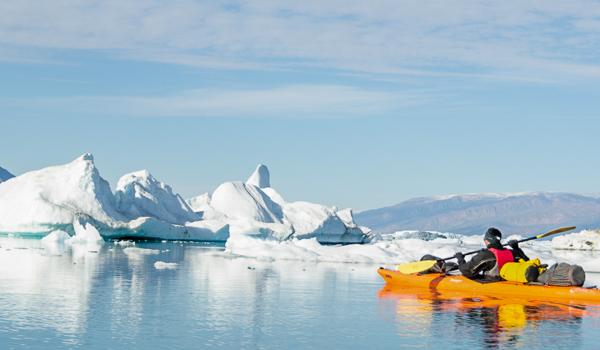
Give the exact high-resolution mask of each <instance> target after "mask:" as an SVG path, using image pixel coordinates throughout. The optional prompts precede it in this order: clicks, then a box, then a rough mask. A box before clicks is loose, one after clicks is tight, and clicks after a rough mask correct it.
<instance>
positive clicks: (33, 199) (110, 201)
mask: <svg viewBox="0 0 600 350" xmlns="http://www.w3.org/2000/svg"><path fill="white" fill-rule="evenodd" d="M0 213H1V214H0V215H1V216H2V217H1V220H0V232H49V231H52V230H54V229H57V228H64V227H67V226H71V225H72V223H73V221H74V220H75V219H76V217H79V216H86V217H88V218H90V219H92V220H94V221H97V222H101V223H104V224H106V225H107V226H114V225H116V224H117V221H121V220H124V219H125V218H124V216H123V215H121V214H120V213H119V212H118V211H117V210H116V207H115V200H114V196H113V193H112V191H111V189H110V186H109V184H108V182H106V180H104V179H103V178H102V177H100V174H99V172H98V169H96V166H95V165H94V158H93V157H92V155H91V154H89V153H86V154H84V155H82V156H80V157H78V158H77V159H75V160H74V161H72V162H71V163H68V164H65V165H61V166H52V167H48V168H44V169H41V170H36V171H31V172H28V173H25V174H22V175H20V176H17V177H15V178H13V179H11V180H10V181H6V182H3V183H0Z"/></svg>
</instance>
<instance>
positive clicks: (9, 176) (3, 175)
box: [0, 167, 15, 182]
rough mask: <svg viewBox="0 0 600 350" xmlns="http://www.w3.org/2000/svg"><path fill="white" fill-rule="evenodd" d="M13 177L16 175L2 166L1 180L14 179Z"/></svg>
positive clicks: (0, 168)
mask: <svg viewBox="0 0 600 350" xmlns="http://www.w3.org/2000/svg"><path fill="white" fill-rule="evenodd" d="M13 177H15V176H14V175H13V174H11V173H10V172H9V171H8V170H6V169H4V168H3V167H0V182H4V181H6V180H8V179H12V178H13Z"/></svg>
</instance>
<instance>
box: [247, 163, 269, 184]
mask: <svg viewBox="0 0 600 350" xmlns="http://www.w3.org/2000/svg"><path fill="white" fill-rule="evenodd" d="M246 183H247V184H248V185H253V186H256V187H258V188H267V187H271V176H270V175H269V168H267V166H266V165H263V164H259V165H258V166H257V167H256V170H254V172H253V173H252V175H250V177H249V178H248V180H246Z"/></svg>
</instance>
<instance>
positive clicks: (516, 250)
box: [507, 239, 529, 262]
mask: <svg viewBox="0 0 600 350" xmlns="http://www.w3.org/2000/svg"><path fill="white" fill-rule="evenodd" d="M507 244H508V245H509V246H510V248H511V249H512V252H513V257H514V258H515V261H517V262H518V261H519V259H523V260H525V261H529V257H528V256H527V255H525V252H524V251H523V250H522V249H521V247H519V242H518V241H516V240H514V239H513V240H512V241H509V242H508V243H507Z"/></svg>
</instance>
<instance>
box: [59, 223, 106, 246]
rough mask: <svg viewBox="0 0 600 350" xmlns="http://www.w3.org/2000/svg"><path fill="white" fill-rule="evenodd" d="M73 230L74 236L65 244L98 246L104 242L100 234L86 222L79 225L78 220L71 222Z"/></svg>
mask: <svg viewBox="0 0 600 350" xmlns="http://www.w3.org/2000/svg"><path fill="white" fill-rule="evenodd" d="M73 230H74V231H75V235H74V236H73V237H70V238H69V239H68V240H66V243H67V244H84V243H85V244H87V243H89V244H98V243H102V242H104V239H103V238H102V236H101V235H100V232H98V230H97V229H96V228H95V227H94V225H92V224H90V223H88V222H84V223H83V224H81V223H80V222H79V220H77V219H75V220H73Z"/></svg>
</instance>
